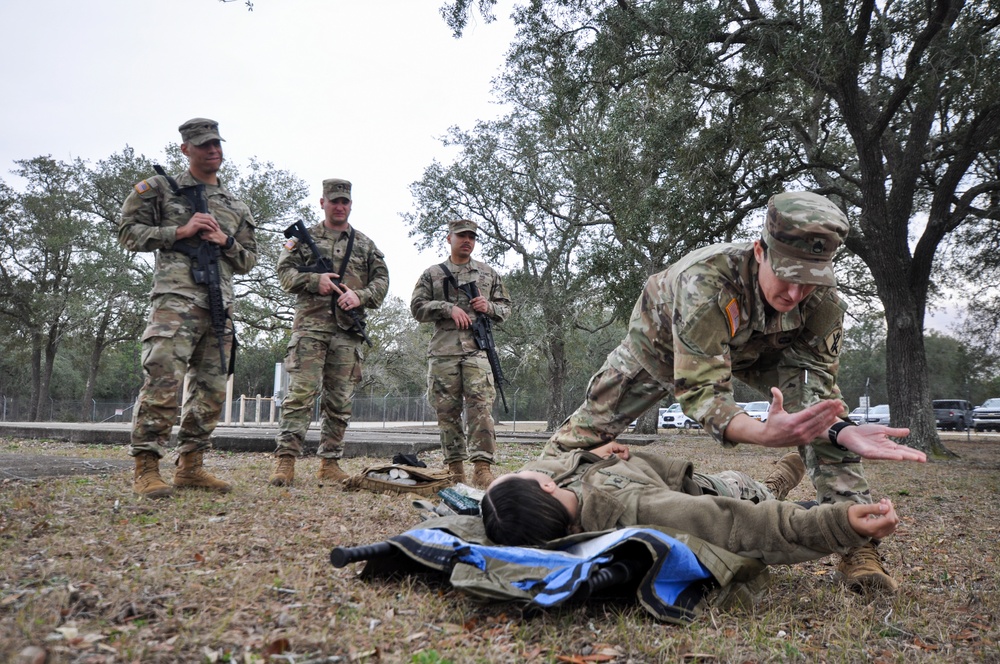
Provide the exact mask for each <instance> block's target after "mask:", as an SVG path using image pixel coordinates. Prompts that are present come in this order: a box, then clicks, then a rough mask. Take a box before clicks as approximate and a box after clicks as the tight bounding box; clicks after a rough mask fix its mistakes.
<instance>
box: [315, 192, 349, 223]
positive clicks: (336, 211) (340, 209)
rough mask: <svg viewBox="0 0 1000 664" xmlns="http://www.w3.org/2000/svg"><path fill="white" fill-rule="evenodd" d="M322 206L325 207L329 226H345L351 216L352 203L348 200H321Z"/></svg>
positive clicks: (324, 210)
mask: <svg viewBox="0 0 1000 664" xmlns="http://www.w3.org/2000/svg"><path fill="white" fill-rule="evenodd" d="M320 204H321V205H322V206H323V212H324V214H325V215H326V223H327V225H330V226H343V225H344V224H346V223H347V218H348V217H350V216H351V201H350V200H348V199H346V198H335V199H333V200H332V201H328V200H326V199H325V198H321V199H320Z"/></svg>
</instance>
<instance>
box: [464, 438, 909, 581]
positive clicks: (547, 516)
mask: <svg viewBox="0 0 1000 664" xmlns="http://www.w3.org/2000/svg"><path fill="white" fill-rule="evenodd" d="M804 472H805V467H804V464H803V463H802V460H801V458H800V457H799V455H798V454H797V453H791V454H787V455H785V456H784V457H783V458H782V459H781V460H780V461H779V462H778V464H777V465H776V467H775V470H774V471H773V472H772V473H771V474H770V476H768V478H767V479H766V480H765V481H764V482H763V483H761V482H757V481H755V480H753V479H752V478H750V477H749V476H748V475H746V474H745V473H742V472H739V471H725V472H723V473H719V474H717V475H702V474H700V473H695V472H693V465H692V463H691V462H690V461H685V460H682V459H671V458H668V457H664V456H663V455H662V454H656V453H652V452H646V451H643V450H637V451H630V450H629V449H628V447H626V446H625V445H622V444H620V443H617V442H611V443H606V444H604V445H601V446H600V447H595V448H593V449H590V450H582V449H576V450H572V451H570V452H565V453H559V452H555V451H553V450H552V449H551V447H549V448H546V450H545V451H544V452H543V453H542V456H541V457H540V458H539V459H537V460H536V461H533V462H530V463H528V464H526V465H525V466H524V467H523V468H522V469H521V470H520V471H518V472H516V473H511V474H508V475H503V476H501V477H499V478H498V479H497V480H496V481H494V482H493V484H492V485H491V486H490V488H489V489H488V490H487V492H486V495H485V496H484V497H483V501H482V514H483V523H484V526H485V528H486V535H487V536H488V537H489V538H490V539H491V540H492V541H493V542H495V543H497V544H504V545H508V546H539V545H543V544H545V543H546V542H548V541H550V540H553V539H557V538H559V537H563V536H565V535H568V534H572V533H578V532H597V531H603V530H609V529H616V528H626V527H630V526H662V527H666V528H672V529H675V530H679V531H682V532H685V533H688V534H690V535H693V536H695V537H698V538H700V539H702V540H705V541H706V542H709V543H711V544H714V545H716V546H719V547H722V548H724V549H726V550H727V551H731V552H733V553H736V554H739V555H741V556H746V557H748V558H757V559H760V560H761V561H763V562H765V563H767V564H789V563H796V562H802V561H805V560H815V559H817V558H822V557H824V556H826V555H828V554H831V553H844V552H846V551H848V550H849V549H851V548H853V547H857V546H861V545H863V544H866V543H867V542H869V540H870V539H872V538H875V539H878V538H882V537H885V536H887V535H890V534H892V533H893V531H895V530H896V525H897V524H898V523H899V518H898V517H897V515H896V512H895V510H894V509H893V506H892V503H891V502H890V501H889V500H888V499H882V501H880V502H878V503H875V504H862V503H829V504H824V505H817V506H814V507H812V508H808V509H807V508H806V507H804V506H802V505H799V504H797V503H793V502H784V498H785V496H786V495H787V494H788V492H789V491H790V490H791V489H793V488H794V487H795V486H796V485H798V483H799V481H800V480H801V479H802V476H803V474H804Z"/></svg>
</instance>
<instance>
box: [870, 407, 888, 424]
mask: <svg viewBox="0 0 1000 664" xmlns="http://www.w3.org/2000/svg"><path fill="white" fill-rule="evenodd" d="M865 421H866V422H868V424H884V425H885V426H889V404H887V403H881V404H879V405H877V406H873V407H872V408H869V409H868V416H867V417H866V418H865Z"/></svg>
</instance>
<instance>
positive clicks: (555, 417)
mask: <svg viewBox="0 0 1000 664" xmlns="http://www.w3.org/2000/svg"><path fill="white" fill-rule="evenodd" d="M549 329H550V330H551V333H550V335H549V339H548V342H547V343H546V346H547V347H548V353H547V354H548V356H549V357H548V369H549V398H548V403H547V404H546V406H545V430H546V431H555V430H556V427H558V426H559V425H560V424H562V422H563V420H565V419H566V407H565V405H564V404H563V389H564V387H565V386H566V341H565V339H564V338H563V331H562V328H561V327H550V328H549Z"/></svg>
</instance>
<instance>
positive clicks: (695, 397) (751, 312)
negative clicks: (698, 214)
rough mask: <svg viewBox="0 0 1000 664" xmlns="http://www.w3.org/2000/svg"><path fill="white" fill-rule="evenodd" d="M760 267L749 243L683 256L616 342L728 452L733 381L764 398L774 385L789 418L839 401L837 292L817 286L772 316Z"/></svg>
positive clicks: (654, 283) (651, 289)
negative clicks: (821, 403) (760, 281)
mask: <svg viewBox="0 0 1000 664" xmlns="http://www.w3.org/2000/svg"><path fill="white" fill-rule="evenodd" d="M758 267H759V266H758V264H757V261H756V259H755V258H754V254H753V245H752V244H721V245H714V246H710V247H705V248H703V249H699V250H696V251H693V252H691V253H690V254H688V255H687V256H685V257H684V258H683V259H681V260H680V261H678V262H677V263H674V264H673V265H671V266H670V267H669V268H668V269H667V270H665V271H663V272H660V273H658V274H654V275H653V276H651V277H650V278H649V279H647V280H646V284H645V286H644V287H643V290H642V295H641V296H640V297H639V300H638V301H637V302H636V304H635V308H634V309H633V311H632V317H631V320H630V321H629V327H628V332H627V333H626V336H625V339H624V341H623V342H622V349H623V350H624V351H626V356H627V355H631V356H632V357H634V358H635V360H636V362H637V363H638V364H639V365H640V366H641V367H642V368H643V369H645V370H646V371H648V372H649V374H650V375H651V376H652V377H653V378H654V379H655V380H657V381H659V382H660V383H661V384H662V385H663V386H664V387H665V388H669V387H673V390H674V395H675V396H676V397H677V399H678V401H679V402H680V403H681V406H682V408H683V409H684V412H685V413H687V414H688V415H689V416H690V417H693V418H695V419H697V420H698V421H699V422H701V423H702V425H703V426H704V427H705V429H706V430H707V431H708V432H709V433H711V434H712V436H713V437H714V438H715V439H716V440H718V441H719V442H720V443H722V444H723V445H726V446H733V445H734V444H735V443H731V442H729V441H726V440H724V438H723V434H724V433H725V429H726V426H728V424H729V422H730V420H732V418H733V417H735V416H736V415H737V414H739V413H741V412H743V411H742V410H741V409H740V407H739V406H737V405H736V402H735V400H734V399H733V395H732V378H733V376H736V377H737V378H739V379H740V380H742V381H744V382H745V383H747V384H748V385H750V386H751V387H754V388H756V389H758V390H760V391H762V392H764V393H768V392H769V390H770V388H771V387H772V386H777V387H779V388H780V389H781V390H782V394H783V395H784V397H785V409H786V410H788V411H789V412H795V411H798V410H801V409H802V408H805V407H807V406H809V405H811V404H813V403H815V402H816V401H818V400H821V399H841V401H843V399H842V398H841V395H840V390H839V388H838V387H837V384H836V383H837V372H838V370H839V367H840V361H839V354H840V343H841V336H842V331H843V320H844V312H845V311H846V309H847V306H846V304H845V303H844V301H843V299H842V298H841V297H840V295H839V294H838V293H837V290H836V288H831V287H817V288H816V289H815V290H814V291H813V292H812V293H811V294H810V295H809V296H808V297H807V298H806V299H805V300H804V301H803V302H802V303H800V304H799V306H798V307H797V308H795V309H793V310H791V311H789V312H787V313H779V312H776V311H774V309H772V308H771V307H770V306H769V305H767V303H766V302H765V300H764V298H763V296H762V295H761V292H760V288H759V286H758V284H757V271H758ZM612 355H615V354H612ZM618 368H619V369H622V370H624V371H626V372H628V371H629V368H628V367H618ZM843 408H844V411H843V412H844V414H845V415H846V413H847V404H846V403H844V404H843Z"/></svg>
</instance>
